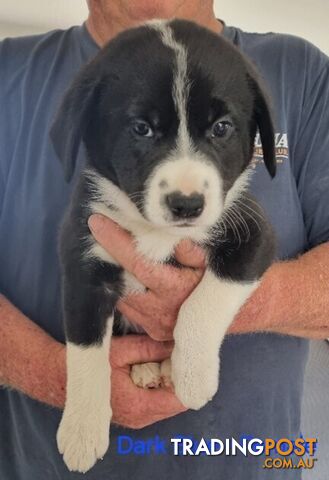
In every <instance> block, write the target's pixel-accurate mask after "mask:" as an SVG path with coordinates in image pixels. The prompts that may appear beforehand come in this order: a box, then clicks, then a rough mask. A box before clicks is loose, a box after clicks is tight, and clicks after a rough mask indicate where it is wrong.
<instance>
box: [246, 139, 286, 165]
mask: <svg viewBox="0 0 329 480" xmlns="http://www.w3.org/2000/svg"><path fill="white" fill-rule="evenodd" d="M275 156H276V163H277V165H278V166H279V165H281V164H283V163H284V162H285V161H287V160H288V157H289V147H288V134H287V133H276V134H275ZM263 162H264V160H263V148H262V142H261V139H260V134H259V133H257V135H256V138H255V148H254V155H253V159H252V161H251V166H252V168H256V166H257V165H258V164H259V163H263Z"/></svg>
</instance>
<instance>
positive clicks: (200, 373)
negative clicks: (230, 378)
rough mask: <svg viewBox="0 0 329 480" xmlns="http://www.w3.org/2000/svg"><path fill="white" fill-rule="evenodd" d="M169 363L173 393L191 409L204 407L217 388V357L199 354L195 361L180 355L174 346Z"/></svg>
mask: <svg viewBox="0 0 329 480" xmlns="http://www.w3.org/2000/svg"><path fill="white" fill-rule="evenodd" d="M190 358H191V357H190ZM171 364H172V367H171V377H172V381H173V383H174V387H175V393H176V395H177V397H178V398H179V400H180V401H181V402H182V404H183V405H184V406H185V407H187V408H191V409H192V410H199V409H200V408H202V407H204V406H205V405H206V404H207V403H208V402H209V401H210V400H211V399H212V398H213V396H214V395H215V393H216V392H217V389H218V369H219V368H218V358H214V359H207V358H205V357H204V356H202V355H201V356H197V357H196V361H189V356H188V355H187V356H186V355H182V354H181V353H180V351H179V350H178V348H177V347H175V348H174V350H173V353H172V357H171Z"/></svg>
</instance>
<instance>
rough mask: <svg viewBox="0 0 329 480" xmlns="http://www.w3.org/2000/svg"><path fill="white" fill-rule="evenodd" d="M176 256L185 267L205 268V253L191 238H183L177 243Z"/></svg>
mask: <svg viewBox="0 0 329 480" xmlns="http://www.w3.org/2000/svg"><path fill="white" fill-rule="evenodd" d="M175 258H176V260H177V261H178V262H179V263H180V264H182V265H184V266H185V267H191V268H203V269H204V268H205V254H204V252H203V250H202V249H201V248H200V247H198V246H197V245H195V244H194V243H193V242H191V240H183V241H181V242H180V243H179V244H178V245H177V247H176V249H175Z"/></svg>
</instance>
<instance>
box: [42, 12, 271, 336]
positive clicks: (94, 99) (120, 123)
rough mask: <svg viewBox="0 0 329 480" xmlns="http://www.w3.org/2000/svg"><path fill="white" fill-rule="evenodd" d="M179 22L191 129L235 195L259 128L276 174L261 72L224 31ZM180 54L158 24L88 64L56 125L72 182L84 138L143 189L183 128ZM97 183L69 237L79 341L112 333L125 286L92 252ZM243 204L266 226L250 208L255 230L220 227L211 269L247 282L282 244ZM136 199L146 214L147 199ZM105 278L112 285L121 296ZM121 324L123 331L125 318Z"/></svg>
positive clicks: (113, 174)
mask: <svg viewBox="0 0 329 480" xmlns="http://www.w3.org/2000/svg"><path fill="white" fill-rule="evenodd" d="M171 25H172V28H173V30H174V32H175V37H176V38H177V40H178V41H181V42H182V43H183V44H185V45H187V46H188V55H189V58H188V61H189V62H190V67H189V75H190V76H191V90H190V98H191V99H190V101H189V102H188V121H189V129H190V131H191V134H192V137H193V141H194V142H195V143H196V145H197V148H198V149H199V150H200V151H202V152H203V153H205V155H207V156H208V157H210V158H211V159H212V160H213V162H214V164H215V165H216V167H217V168H218V169H219V170H220V173H221V175H222V176H223V179H224V190H225V192H227V191H228V190H229V189H230V188H231V187H232V185H233V183H234V181H235V180H236V178H237V177H238V176H239V175H240V174H241V173H242V172H243V171H244V169H245V168H246V167H247V166H248V165H249V163H250V160H251V158H252V153H253V148H254V139H255V135H256V131H257V128H259V130H260V134H261V139H262V144H263V150H264V162H265V165H266V167H267V169H268V171H269V173H270V174H271V176H273V175H274V174H275V155H274V134H273V126H272V121H271V115H270V111H269V107H268V103H267V100H266V95H265V93H264V91H263V90H262V87H261V86H260V85H259V80H258V78H257V75H256V74H255V72H254V69H253V68H252V67H251V65H250V64H249V63H248V62H247V61H246V60H245V59H244V58H243V57H242V56H241V54H240V53H239V52H238V51H237V50H236V49H235V48H234V47H233V46H231V45H229V44H228V42H227V41H225V40H224V39H222V38H220V37H219V36H217V35H215V34H213V33H211V32H206V31H205V30H204V29H202V28H200V27H197V26H196V25H193V26H192V27H191V24H189V22H183V21H175V22H172V24H171ZM205 52H206V54H205ZM172 56H173V54H172V52H171V51H170V50H169V49H168V48H166V47H164V45H163V44H162V42H161V39H160V38H159V36H158V35H157V33H156V32H155V31H153V30H152V29H147V28H145V27H140V28H138V29H133V30H131V31H127V32H124V33H122V34H120V35H119V36H118V37H117V38H116V39H114V40H112V41H111V42H110V44H109V45H108V46H107V47H105V48H104V49H103V50H102V51H101V52H100V53H99V54H98V55H97V56H96V58H95V59H94V60H93V61H91V62H90V63H89V64H88V65H87V66H86V67H85V68H84V69H83V70H82V71H81V73H80V74H79V75H78V77H77V78H76V80H75V82H74V83H73V85H72V87H71V88H70V90H69V92H68V93H67V94H66V98H65V100H64V102H63V107H62V110H61V112H60V114H59V116H58V118H57V121H56V123H55V124H54V126H53V129H52V138H53V139H54V145H55V148H56V151H57V153H58V155H59V157H60V158H61V160H62V161H63V164H64V168H65V175H66V178H67V180H69V179H70V178H71V177H72V174H73V171H74V166H75V159H76V155H77V152H78V148H79V145H80V142H81V141H83V143H84V145H85V147H86V151H87V162H88V164H87V166H90V167H92V168H93V169H95V170H96V171H97V172H99V173H100V174H101V175H102V176H105V177H106V178H108V179H110V180H111V182H113V183H114V184H115V185H117V186H118V187H119V188H120V189H122V190H123V191H124V192H126V193H127V194H128V195H131V194H134V193H136V192H140V191H143V189H144V187H145V182H146V181H147V178H148V176H149V175H150V172H152V170H153V168H154V167H155V166H156V165H157V164H158V163H159V162H160V161H161V160H162V159H163V158H164V157H165V156H166V154H167V153H168V152H169V151H170V150H172V149H173V148H174V143H175V138H176V135H177V128H178V119H177V114H176V111H175V105H174V102H173V99H172V84H173V69H172V68H170V65H172V62H173V59H172ZM227 114H230V115H231V117H233V119H234V121H235V132H234V134H233V135H232V137H233V138H231V139H229V141H227V142H226V144H217V145H216V144H215V145H214V144H213V143H211V142H209V126H210V125H211V124H212V122H213V121H215V120H216V119H217V118H219V117H222V116H224V115H227ZM135 117H138V118H139V117H141V118H146V119H148V120H149V121H150V122H153V123H154V124H159V130H158V133H156V135H155V138H154V140H153V141H152V142H151V145H150V143H149V144H145V142H144V141H143V140H142V141H141V140H140V139H139V138H136V137H134V136H133V135H131V132H130V130H129V127H130V124H131V119H132V118H135ZM93 190H94V185H93V182H92V180H91V179H90V178H88V176H85V175H83V174H82V176H81V179H80V181H79V184H78V186H77V188H76V190H75V192H74V195H73V199H72V204H71V207H70V210H69V213H68V215H67V218H66V221H65V223H64V227H63V230H62V235H61V247H60V251H61V258H62V262H63V275H64V284H63V290H64V311H65V327H66V334H67V337H68V339H69V340H70V341H72V342H75V343H78V344H91V343H94V342H97V341H99V339H100V338H102V334H103V331H104V325H105V321H106V318H107V317H108V316H109V314H110V313H111V312H112V311H113V309H114V307H115V303H116V301H117V299H118V297H119V296H120V294H121V292H122V287H123V285H122V280H121V272H122V269H121V268H119V267H117V266H114V265H112V264H109V263H105V262H102V261H99V260H97V259H92V260H90V259H89V258H88V259H86V258H85V255H84V254H85V248H86V245H88V238H89V236H90V231H89V228H88V226H87V219H88V217H89V215H90V214H91V210H90V208H89V206H88V202H87V200H88V199H89V198H90V197H91V196H92V195H93ZM241 201H242V200H241ZM243 202H244V203H245V205H249V208H250V212H251V211H252V210H255V209H257V213H256V216H257V223H258V225H257V224H256V222H255V219H253V218H252V216H251V215H250V213H249V214H248V210H247V209H246V208H244V209H240V210H239V213H240V215H242V216H243V219H244V221H245V222H246V223H247V225H248V229H249V231H250V234H248V235H247V231H246V228H243V226H242V225H241V224H238V225H236V226H233V228H232V225H230V224H228V223H227V224H226V225H225V238H223V236H221V238H220V241H219V243H218V244H216V234H218V229H216V228H214V229H213V231H214V234H213V235H211V242H206V243H205V245H204V246H205V248H207V249H208V251H209V267H210V268H212V269H213V270H214V272H216V274H217V275H221V276H224V277H227V278H231V279H233V280H239V281H241V280H254V279H256V278H259V277H260V276H261V275H262V273H263V272H264V271H265V269H266V268H267V267H268V265H269V263H270V262H271V260H272V257H273V248H274V247H273V235H272V232H271V229H270V227H269V226H268V224H267V223H266V222H265V221H264V220H263V219H261V216H263V215H262V212H261V211H258V210H259V207H258V206H255V203H254V201H253V200H249V195H247V194H246V193H245V194H244V195H243ZM136 204H137V206H138V208H139V209H140V210H141V211H142V212H143V203H142V202H137V203H136ZM108 207H110V208H111V205H110V204H109V205H108ZM112 208H114V207H113V206H112ZM237 208H239V207H237ZM236 228H237V229H238V230H239V237H240V240H238V238H237V233H236V231H235V229H236ZM222 229H223V228H222ZM222 229H221V230H222ZM247 236H248V238H247ZM105 285H110V286H111V292H112V293H111V294H109V293H108V291H107V290H106V289H105V288H104V286H105ZM115 329H116V331H120V327H119V324H118V323H117V324H116V327H115Z"/></svg>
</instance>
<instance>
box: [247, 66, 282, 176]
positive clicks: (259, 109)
mask: <svg viewBox="0 0 329 480" xmlns="http://www.w3.org/2000/svg"><path fill="white" fill-rule="evenodd" d="M248 80H249V83H250V86H251V88H252V90H253V93H254V115H255V121H256V124H257V127H258V129H259V134H260V138H261V141H262V148H263V158H264V163H265V166H266V168H267V171H268V173H269V174H270V175H271V177H272V178H273V177H274V176H275V173H276V158H275V132H274V124H273V118H272V112H271V108H270V100H269V97H268V95H267V93H266V91H265V89H264V87H263V86H262V85H261V82H260V80H258V79H257V76H256V74H249V75H248Z"/></svg>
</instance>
